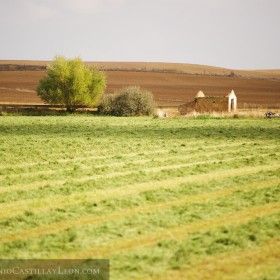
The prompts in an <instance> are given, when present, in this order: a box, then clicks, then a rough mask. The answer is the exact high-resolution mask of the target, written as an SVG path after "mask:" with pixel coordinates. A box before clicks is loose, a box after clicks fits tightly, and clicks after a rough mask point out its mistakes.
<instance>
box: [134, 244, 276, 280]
mask: <svg viewBox="0 0 280 280" xmlns="http://www.w3.org/2000/svg"><path fill="white" fill-rule="evenodd" d="M279 259H280V239H273V240H270V241H269V242H267V243H266V244H264V245H262V246H260V247H259V248H257V249H247V250H243V251H238V252H234V253H230V254H221V255H218V256H215V257H210V258H206V259H205V260H203V261H201V262H199V263H197V264H193V265H192V266H187V267H186V268H184V269H180V270H177V271H176V270H173V271H170V272H167V273H164V275H162V276H155V277H145V278H142V279H143V280H144V279H147V280H148V279H149V280H174V279H188V280H192V279H193V280H208V279H209V280H212V279H224V280H230V279H240V280H247V279H253V277H256V275H262V274H264V275H265V274H267V273H269V272H271V271H273V270H275V269H276V268H279ZM264 277H265V276H264ZM138 279H139V278H138Z"/></svg>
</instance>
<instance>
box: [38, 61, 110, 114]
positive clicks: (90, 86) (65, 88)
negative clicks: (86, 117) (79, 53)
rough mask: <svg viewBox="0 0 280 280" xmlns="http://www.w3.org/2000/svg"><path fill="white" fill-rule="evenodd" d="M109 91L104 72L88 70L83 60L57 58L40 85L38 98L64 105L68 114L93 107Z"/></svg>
mask: <svg viewBox="0 0 280 280" xmlns="http://www.w3.org/2000/svg"><path fill="white" fill-rule="evenodd" d="M105 88H106V76H105V74H104V73H103V72H101V71H99V70H97V69H94V68H90V67H87V66H85V65H84V64H83V62H82V61H81V59H80V58H79V57H78V58H74V59H66V58H65V57H63V56H56V57H55V59H54V61H53V62H52V63H51V64H50V65H48V67H47V74H46V76H45V77H44V78H43V79H42V80H41V81H40V82H39V86H38V88H37V94H38V96H40V97H41V98H42V99H43V100H44V101H45V102H47V103H49V104H62V105H65V107H66V109H67V111H68V112H74V111H75V110H76V109H78V108H80V107H84V106H88V107H94V106H96V105H97V102H98V100H99V98H100V97H101V96H102V94H103V93H104V90H105Z"/></svg>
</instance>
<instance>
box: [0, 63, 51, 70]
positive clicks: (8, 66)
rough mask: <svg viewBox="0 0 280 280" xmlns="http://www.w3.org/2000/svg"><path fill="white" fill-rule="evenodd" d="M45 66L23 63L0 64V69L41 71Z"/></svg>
mask: <svg viewBox="0 0 280 280" xmlns="http://www.w3.org/2000/svg"><path fill="white" fill-rule="evenodd" d="M46 69H47V66H43V65H25V64H0V71H42V70H46Z"/></svg>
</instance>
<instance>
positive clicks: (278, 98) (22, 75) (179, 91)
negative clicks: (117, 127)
mask: <svg viewBox="0 0 280 280" xmlns="http://www.w3.org/2000/svg"><path fill="white" fill-rule="evenodd" d="M85 63H86V64H87V65H90V66H95V67H98V68H99V69H102V70H104V71H105V72H106V74H107V80H108V87H107V89H106V93H111V92H113V91H115V90H117V89H120V88H121V87H122V86H126V85H131V84H133V85H134V84H135V85H140V86H142V87H145V88H146V89H148V90H150V91H152V92H153V94H154V96H155V99H156V102H157V104H158V105H159V106H177V105H180V104H182V103H184V102H186V101H188V100H190V99H192V98H193V97H194V96H195V94H196V92H197V91H198V90H203V91H204V92H205V94H206V95H226V94H227V93H228V92H229V91H230V90H232V89H234V91H235V92H236V94H237V97H238V102H239V104H242V103H243V104H244V103H250V104H259V105H263V106H280V70H232V69H226V68H219V67H212V66H204V65H194V64H180V63H141V62H85ZM47 64H48V62H47V61H27V60H26V61H10V60H0V70H1V71H0V103H42V101H41V100H40V99H39V98H38V97H37V96H36V93H35V90H36V87H37V85H38V82H39V80H40V79H41V78H42V77H43V76H44V75H45V67H46V65H47ZM7 70H8V71H7Z"/></svg>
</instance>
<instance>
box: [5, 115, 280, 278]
mask: <svg viewBox="0 0 280 280" xmlns="http://www.w3.org/2000/svg"><path fill="white" fill-rule="evenodd" d="M279 139H280V122H279V119H273V120H270V119H264V118H259V119H235V118H226V119H211V118H206V117H205V118H204V117H200V118H197V119H186V118H178V119H154V118H142V117H140V118H114V117H95V116H90V115H89V116H87V115H82V116H81V115H74V116H46V117H43V116H41V117H31V116H25V117H24V116H1V117H0V159H1V161H0V258H1V259H9V258H11V259H13V258H36V259H40V258H65V259H67V258H77V259H84V258H107V259H110V267H111V270H110V273H111V278H110V279H153V280H154V279H172V280H175V279H178V280H179V279H188V280H189V279H195V280H197V279H203V280H204V279H211V280H212V279H214V280H216V279H244V280H248V279H254V280H261V279H262V280H264V279H266V280H268V279H275V280H276V279H279V275H280V265H279V259H280V188H279V187H280V178H279V174H280V161H279V155H280V145H279V143H280V142H279Z"/></svg>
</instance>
